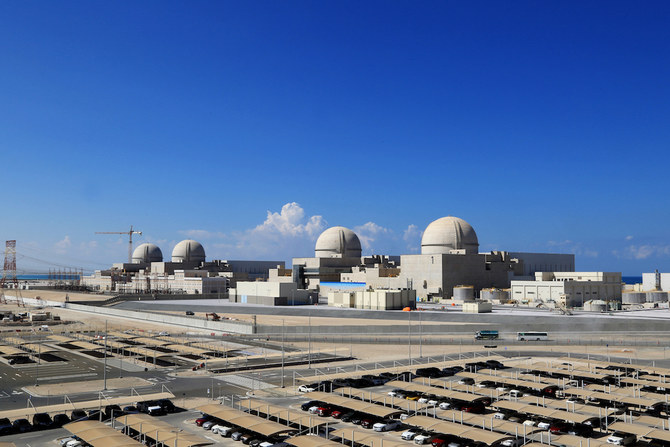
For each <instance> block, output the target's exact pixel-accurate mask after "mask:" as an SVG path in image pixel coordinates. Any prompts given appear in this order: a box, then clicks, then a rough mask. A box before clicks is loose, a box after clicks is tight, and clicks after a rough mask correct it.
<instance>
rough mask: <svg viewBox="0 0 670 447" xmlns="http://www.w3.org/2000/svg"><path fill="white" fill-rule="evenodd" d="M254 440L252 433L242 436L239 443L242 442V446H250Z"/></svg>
mask: <svg viewBox="0 0 670 447" xmlns="http://www.w3.org/2000/svg"><path fill="white" fill-rule="evenodd" d="M252 439H254V435H252V434H251V433H245V434H243V435H242V436H240V439H239V441H242V444H245V445H249V443H250V442H251V441H252Z"/></svg>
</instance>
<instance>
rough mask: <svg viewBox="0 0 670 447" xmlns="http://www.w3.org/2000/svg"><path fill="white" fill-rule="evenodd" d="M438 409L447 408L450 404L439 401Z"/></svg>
mask: <svg viewBox="0 0 670 447" xmlns="http://www.w3.org/2000/svg"><path fill="white" fill-rule="evenodd" d="M439 407H440V410H448V409H449V408H451V404H450V403H449V402H440V405H439Z"/></svg>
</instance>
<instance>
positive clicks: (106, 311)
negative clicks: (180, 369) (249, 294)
mask: <svg viewBox="0 0 670 447" xmlns="http://www.w3.org/2000/svg"><path fill="white" fill-rule="evenodd" d="M64 307H65V308H66V309H70V310H76V311H80V312H86V313H93V314H97V315H108V316H110V317H122V318H130V319H133V320H140V321H149V322H151V323H162V324H166V325H170V326H183V327H189V328H197V329H206V330H211V331H220V332H232V333H236V334H253V333H255V329H254V326H253V325H252V324H249V323H243V322H239V321H211V320H201V319H198V318H189V317H181V316H177V315H166V314H157V313H150V312H137V311H133V310H124V309H114V308H109V307H94V306H84V305H81V304H73V303H65V306H64Z"/></svg>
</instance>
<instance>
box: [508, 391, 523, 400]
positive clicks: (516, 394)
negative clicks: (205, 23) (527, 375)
mask: <svg viewBox="0 0 670 447" xmlns="http://www.w3.org/2000/svg"><path fill="white" fill-rule="evenodd" d="M509 397H512V398H514V399H518V398H520V397H523V391H520V390H516V389H515V390H511V391H510V392H509Z"/></svg>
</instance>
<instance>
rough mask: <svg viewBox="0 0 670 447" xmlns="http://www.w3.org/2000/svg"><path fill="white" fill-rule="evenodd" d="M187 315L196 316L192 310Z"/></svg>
mask: <svg viewBox="0 0 670 447" xmlns="http://www.w3.org/2000/svg"><path fill="white" fill-rule="evenodd" d="M186 315H195V313H194V312H193V311H192V310H187V311H186Z"/></svg>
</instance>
